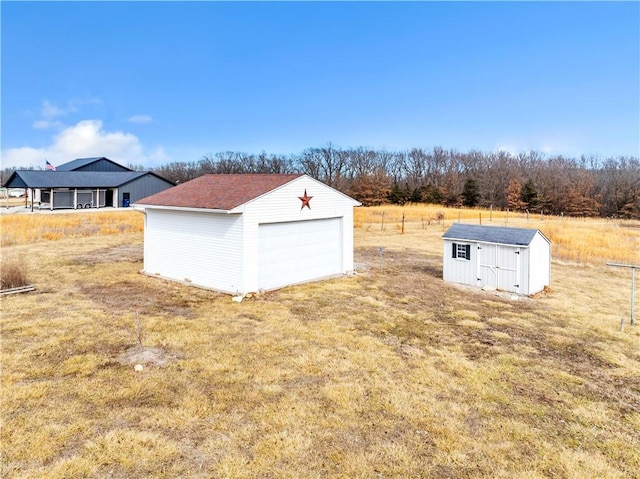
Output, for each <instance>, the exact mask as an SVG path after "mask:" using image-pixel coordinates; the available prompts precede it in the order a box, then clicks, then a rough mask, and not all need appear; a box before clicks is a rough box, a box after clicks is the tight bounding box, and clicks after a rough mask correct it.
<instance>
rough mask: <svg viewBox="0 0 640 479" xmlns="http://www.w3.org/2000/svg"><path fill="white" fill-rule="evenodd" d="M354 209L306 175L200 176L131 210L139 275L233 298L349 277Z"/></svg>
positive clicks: (349, 200) (353, 203)
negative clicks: (137, 218) (140, 245)
mask: <svg viewBox="0 0 640 479" xmlns="http://www.w3.org/2000/svg"><path fill="white" fill-rule="evenodd" d="M359 205H360V203H358V202H357V201H355V200H354V199H352V198H350V197H348V196H346V195H344V194H342V193H340V192H339V191H337V190H335V189H333V188H331V187H329V186H327V185H325V184H323V183H321V182H319V181H317V180H315V179H313V178H311V177H309V176H307V175H301V174H265V175H204V176H201V177H199V178H196V179H194V180H192V181H189V182H186V183H183V184H181V185H178V186H176V187H174V188H170V189H168V190H165V191H163V192H160V193H157V194H155V195H152V196H149V197H147V198H143V199H142V200H140V201H139V202H137V203H136V204H134V207H137V208H140V209H144V211H145V221H144V270H143V272H144V273H146V274H148V275H152V276H160V277H163V278H167V279H172V280H176V281H180V282H184V283H187V284H191V285H193V286H199V287H203V288H208V289H213V290H217V291H222V292H225V293H231V294H246V293H249V292H255V291H258V290H273V289H277V288H281V287H284V286H289V285H292V284H297V283H303V282H308V281H313V280H318V279H323V278H330V277H336V276H342V275H345V274H350V273H352V272H353V207H354V206H359Z"/></svg>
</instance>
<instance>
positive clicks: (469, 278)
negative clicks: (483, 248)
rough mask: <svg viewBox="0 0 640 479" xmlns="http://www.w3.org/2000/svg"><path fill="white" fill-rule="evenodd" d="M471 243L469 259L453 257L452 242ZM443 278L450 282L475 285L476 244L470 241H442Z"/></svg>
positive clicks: (476, 277)
mask: <svg viewBox="0 0 640 479" xmlns="http://www.w3.org/2000/svg"><path fill="white" fill-rule="evenodd" d="M454 243H456V244H468V245H471V249H470V253H471V259H469V260H466V259H460V258H454V257H453V255H452V249H453V244H454ZM443 258H444V264H443V279H444V280H445V281H449V282H452V283H462V284H469V285H473V286H475V285H476V284H477V283H478V276H477V275H478V271H477V261H478V245H477V243H475V242H471V241H450V240H445V241H444V250H443Z"/></svg>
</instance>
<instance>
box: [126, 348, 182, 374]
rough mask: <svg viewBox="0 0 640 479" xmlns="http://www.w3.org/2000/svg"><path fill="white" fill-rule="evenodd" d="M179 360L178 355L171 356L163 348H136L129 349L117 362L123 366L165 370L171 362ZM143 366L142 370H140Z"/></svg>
mask: <svg viewBox="0 0 640 479" xmlns="http://www.w3.org/2000/svg"><path fill="white" fill-rule="evenodd" d="M176 359H178V355H175V354H169V353H167V352H166V351H164V350H163V349H161V348H141V347H140V346H134V347H132V348H129V349H127V350H126V351H125V352H124V353H122V354H121V355H120V356H118V358H117V359H116V362H117V363H119V364H121V365H123V366H135V367H137V368H138V369H142V368H145V367H147V368H150V367H156V368H164V367H166V366H167V365H168V364H169V363H170V362H172V361H175V360H176ZM140 366H142V368H140Z"/></svg>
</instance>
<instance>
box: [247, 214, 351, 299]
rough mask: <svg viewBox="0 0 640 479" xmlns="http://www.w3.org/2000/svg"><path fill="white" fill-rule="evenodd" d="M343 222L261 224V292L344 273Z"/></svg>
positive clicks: (338, 220)
mask: <svg viewBox="0 0 640 479" xmlns="http://www.w3.org/2000/svg"><path fill="white" fill-rule="evenodd" d="M341 240H342V219H341V218H329V219H321V220H309V221H292V222H286V223H268V224H261V225H260V229H259V246H258V255H259V260H258V267H259V273H258V278H259V279H258V280H259V285H260V286H259V287H260V289H274V288H279V287H282V286H287V285H290V284H295V283H301V282H304V281H310V280H313V279H319V278H323V277H327V276H333V275H336V274H341V273H342V241H341Z"/></svg>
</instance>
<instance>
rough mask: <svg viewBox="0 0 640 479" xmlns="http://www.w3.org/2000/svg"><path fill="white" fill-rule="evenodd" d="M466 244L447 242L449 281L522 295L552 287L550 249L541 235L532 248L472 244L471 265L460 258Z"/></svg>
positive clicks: (445, 262) (445, 265) (446, 274)
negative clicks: (461, 247) (462, 248)
mask: <svg viewBox="0 0 640 479" xmlns="http://www.w3.org/2000/svg"><path fill="white" fill-rule="evenodd" d="M463 244H466V243H465V242H464V240H463V239H456V240H452V239H445V240H444V242H443V279H444V280H445V281H448V282H451V283H460V284H468V285H472V286H479V287H484V286H489V287H491V288H496V289H499V290H501V291H508V292H512V293H518V294H534V293H537V292H539V291H542V290H543V289H544V287H545V286H547V285H549V283H550V246H549V242H548V241H547V240H546V239H545V238H544V236H542V235H541V234H537V235H536V236H534V238H533V240H532V241H531V244H530V245H529V246H515V245H505V244H496V243H487V242H474V241H472V242H471V248H470V253H471V256H470V258H469V260H468V261H466V260H464V259H461V258H460V257H459V256H458V253H459V252H461V249H460V247H459V246H460V245H463ZM454 251H455V252H456V256H458V257H455V258H454V257H453V256H454V255H453V252H454Z"/></svg>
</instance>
